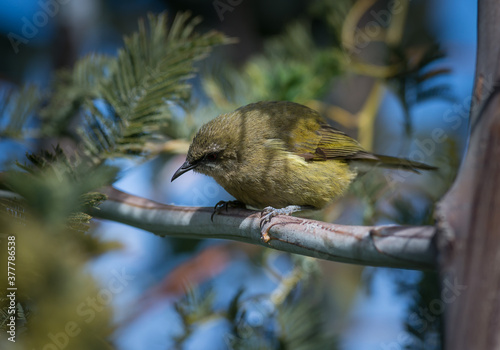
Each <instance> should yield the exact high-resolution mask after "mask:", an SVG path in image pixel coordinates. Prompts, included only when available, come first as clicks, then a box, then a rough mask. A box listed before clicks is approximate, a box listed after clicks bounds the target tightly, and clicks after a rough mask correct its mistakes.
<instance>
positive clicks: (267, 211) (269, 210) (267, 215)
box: [260, 207, 280, 229]
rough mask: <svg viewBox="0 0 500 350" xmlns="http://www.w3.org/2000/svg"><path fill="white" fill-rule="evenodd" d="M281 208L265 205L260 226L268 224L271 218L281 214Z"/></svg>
mask: <svg viewBox="0 0 500 350" xmlns="http://www.w3.org/2000/svg"><path fill="white" fill-rule="evenodd" d="M278 211H279V209H276V208H273V207H265V208H264V210H262V212H261V213H260V228H261V229H262V227H263V226H264V225H265V224H268V223H270V222H271V219H272V218H274V217H275V216H276V215H279V214H280V213H279V212H278Z"/></svg>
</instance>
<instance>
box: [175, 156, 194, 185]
mask: <svg viewBox="0 0 500 350" xmlns="http://www.w3.org/2000/svg"><path fill="white" fill-rule="evenodd" d="M197 165H198V164H196V163H189V162H188V161H187V160H186V161H185V162H184V164H182V165H181V167H180V168H179V169H177V171H176V172H175V174H174V176H172V180H170V182H172V181H174V180H175V179H177V178H178V177H179V176H181V175H182V174H184V173H187V172H188V171H189V170H191V169H194V168H196V166H197Z"/></svg>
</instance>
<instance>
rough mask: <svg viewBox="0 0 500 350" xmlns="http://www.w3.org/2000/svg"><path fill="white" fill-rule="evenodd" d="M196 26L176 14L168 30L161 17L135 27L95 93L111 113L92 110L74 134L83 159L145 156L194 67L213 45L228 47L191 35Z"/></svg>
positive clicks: (217, 38)
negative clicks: (84, 152) (84, 150)
mask: <svg viewBox="0 0 500 350" xmlns="http://www.w3.org/2000/svg"><path fill="white" fill-rule="evenodd" d="M199 22H200V19H199V18H191V16H190V14H189V13H181V14H179V15H177V16H176V18H175V19H174V21H173V23H172V26H171V28H170V30H169V29H167V16H166V14H161V15H158V16H154V15H149V16H148V25H147V26H146V24H145V22H144V21H140V22H139V30H138V32H137V33H134V34H133V35H131V36H129V37H125V39H124V42H125V45H124V48H123V49H121V50H119V52H118V57H117V58H116V60H115V61H114V62H113V64H112V66H111V72H110V77H109V81H107V82H106V83H105V84H103V85H102V86H101V89H100V96H102V98H103V100H104V101H105V102H106V103H107V104H109V105H110V106H111V109H110V110H108V111H106V112H104V113H103V112H102V111H96V109H95V108H93V110H92V111H91V113H89V114H88V115H86V116H85V117H86V119H87V123H86V125H85V127H83V128H81V129H80V136H81V137H82V139H83V140H84V144H85V145H86V147H87V151H88V153H89V154H93V155H94V156H98V157H103V156H105V157H110V156H111V157H112V156H116V155H130V154H132V155H136V154H139V155H140V154H144V153H145V148H144V144H145V142H147V141H150V140H151V139H152V138H155V137H158V136H159V135H158V131H159V130H160V129H161V128H162V127H165V126H166V125H167V124H168V123H169V120H170V119H171V118H172V112H171V110H170V107H169V104H179V105H182V104H183V103H185V102H187V101H188V100H189V98H190V89H191V86H190V84H189V83H188V80H189V79H190V78H192V77H193V76H194V73H195V71H196V70H195V67H194V64H195V62H196V61H198V60H200V59H202V58H203V57H205V56H206V55H207V54H208V53H209V52H210V50H211V48H212V47H213V46H214V45H219V44H225V43H229V42H230V41H229V39H227V38H226V37H225V36H224V35H223V34H221V33H218V32H215V31H211V32H208V33H206V34H198V33H196V32H195V31H194V28H195V26H196V25H197V24H198V23H199ZM90 107H91V106H89V108H90ZM113 118H115V120H113ZM110 119H111V122H110ZM103 152H104V153H103Z"/></svg>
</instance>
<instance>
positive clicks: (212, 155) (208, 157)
mask: <svg viewBox="0 0 500 350" xmlns="http://www.w3.org/2000/svg"><path fill="white" fill-rule="evenodd" d="M205 159H206V160H209V161H211V162H213V161H215V160H217V153H215V152H212V153H209V154H207V155H206V156H205Z"/></svg>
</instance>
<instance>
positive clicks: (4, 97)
mask: <svg viewBox="0 0 500 350" xmlns="http://www.w3.org/2000/svg"><path fill="white" fill-rule="evenodd" d="M40 102H41V94H40V92H39V91H38V89H37V88H36V87H34V86H32V85H26V86H24V87H23V88H22V89H20V90H17V89H15V88H7V89H5V90H4V91H1V92H0V138H3V137H5V138H14V139H23V138H25V137H26V136H32V135H26V133H25V131H26V129H27V127H28V125H27V124H28V121H29V119H30V117H32V116H33V115H34V113H35V111H36V109H37V108H38V107H39V105H40Z"/></svg>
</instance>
